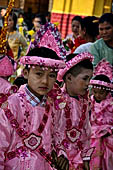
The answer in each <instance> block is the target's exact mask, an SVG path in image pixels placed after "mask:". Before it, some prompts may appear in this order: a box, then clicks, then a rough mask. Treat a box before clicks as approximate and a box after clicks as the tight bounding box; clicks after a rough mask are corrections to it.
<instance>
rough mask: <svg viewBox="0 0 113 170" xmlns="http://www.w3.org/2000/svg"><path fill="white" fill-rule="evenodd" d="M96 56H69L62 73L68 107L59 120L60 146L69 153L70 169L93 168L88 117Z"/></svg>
mask: <svg viewBox="0 0 113 170" xmlns="http://www.w3.org/2000/svg"><path fill="white" fill-rule="evenodd" d="M92 59H93V56H92V55H91V54H89V53H81V54H78V55H75V54H71V55H68V56H67V62H66V67H65V68H64V69H62V70H60V71H59V73H58V80H59V81H62V80H64V82H65V84H64V87H63V88H62V92H63V94H64V95H65V98H66V100H67V101H68V106H67V105H66V107H65V109H64V110H63V111H62V114H61V115H60V116H59V119H58V127H57V129H58V130H59V134H58V138H57V140H58V145H59V148H60V147H61V148H62V150H64V151H65V152H66V154H67V158H68V160H69V162H70V170H78V169H89V166H88V162H89V160H90V155H91V153H92V148H90V144H89V139H90V134H91V128H90V123H89V114H88V100H87V94H86V93H87V88H88V83H89V80H90V78H91V76H92V72H93V66H92V63H91V61H92Z"/></svg>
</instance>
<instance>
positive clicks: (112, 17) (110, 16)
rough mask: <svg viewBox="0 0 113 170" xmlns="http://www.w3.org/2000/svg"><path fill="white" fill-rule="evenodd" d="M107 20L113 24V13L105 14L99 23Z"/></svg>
mask: <svg viewBox="0 0 113 170" xmlns="http://www.w3.org/2000/svg"><path fill="white" fill-rule="evenodd" d="M105 21H106V22H108V23H110V24H111V25H113V14H112V13H105V14H103V15H102V16H101V17H100V19H99V24H100V23H104V22H105Z"/></svg>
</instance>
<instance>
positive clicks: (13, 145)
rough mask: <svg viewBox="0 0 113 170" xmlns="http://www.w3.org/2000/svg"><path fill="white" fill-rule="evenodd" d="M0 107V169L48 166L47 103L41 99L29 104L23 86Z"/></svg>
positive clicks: (49, 129)
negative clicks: (36, 102)
mask: <svg viewBox="0 0 113 170" xmlns="http://www.w3.org/2000/svg"><path fill="white" fill-rule="evenodd" d="M43 104H44V103H43ZM1 107H2V108H1V109H0V170H4V169H5V170H11V169H13V170H26V169H30V170H31V169H32V170H36V169H41V170H50V169H51V166H50V163H51V157H50V153H51V150H52V143H53V142H52V140H53V137H52V133H53V124H54V123H53V124H52V120H53V119H54V114H53V112H52V107H51V105H50V104H49V103H48V102H47V103H46V102H45V105H43V106H42V105H41V103H39V104H38V105H37V106H32V105H31V103H30V102H29V101H28V99H27V94H26V90H25V87H24V86H23V87H22V88H20V89H19V91H18V92H17V93H16V94H13V95H11V96H9V98H8V103H7V102H5V103H4V104H2V106H1ZM3 109H4V110H3ZM54 112H55V109H54Z"/></svg>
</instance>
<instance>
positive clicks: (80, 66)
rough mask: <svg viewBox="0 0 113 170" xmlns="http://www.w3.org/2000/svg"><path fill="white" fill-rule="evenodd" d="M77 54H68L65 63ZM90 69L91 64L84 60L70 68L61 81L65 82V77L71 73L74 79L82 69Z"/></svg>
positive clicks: (91, 68)
mask: <svg viewBox="0 0 113 170" xmlns="http://www.w3.org/2000/svg"><path fill="white" fill-rule="evenodd" d="M76 55H77V54H69V55H68V56H67V59H66V61H69V60H71V59H72V58H73V57H75V56H76ZM83 68H85V69H90V70H93V64H92V62H91V61H90V60H89V59H85V60H83V61H81V62H79V63H78V64H76V65H75V66H73V67H72V68H70V69H69V70H68V71H67V73H66V74H65V75H64V77H63V80H64V81H65V78H66V75H67V74H69V73H71V74H72V75H73V76H74V77H76V76H77V75H78V74H80V73H81V71H82V69H83Z"/></svg>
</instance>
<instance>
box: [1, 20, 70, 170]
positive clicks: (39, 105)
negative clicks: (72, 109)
mask: <svg viewBox="0 0 113 170" xmlns="http://www.w3.org/2000/svg"><path fill="white" fill-rule="evenodd" d="M37 43H38V44H37ZM57 43H58V44H59V45H57ZM37 46H38V47H37ZM43 46H44V47H43ZM50 48H51V49H50ZM52 49H53V50H54V51H53V50H52ZM55 52H56V53H55ZM59 56H60V58H59ZM63 56H65V50H64V49H63V46H62V42H61V39H60V35H59V32H58V30H57V28H56V27H54V25H53V24H51V23H47V24H46V25H45V26H42V29H41V30H40V31H39V32H38V33H37V35H36V39H35V41H34V42H32V43H31V44H30V48H29V52H28V53H27V56H23V57H22V58H21V60H20V62H21V64H23V65H25V69H24V70H23V74H24V77H25V78H26V79H27V80H28V84H26V85H23V86H22V87H20V89H19V90H18V92H17V93H16V94H13V95H11V96H10V97H9V98H8V101H6V102H5V103H4V104H2V105H1V108H2V109H1V110H0V136H1V137H0V170H4V169H5V170H9V169H10V170H11V169H13V170H28V169H29V170H37V169H39V170H50V169H52V167H51V166H50V164H52V158H51V151H52V148H53V146H54V133H53V131H54V128H53V127H54V113H55V111H56V112H58V111H60V110H62V108H63V107H61V106H62V101H61V100H60V101H58V100H56V102H57V104H56V107H57V110H56V108H54V107H53V106H52V105H54V103H51V101H52V100H51V96H52V94H51V89H52V88H53V86H54V88H56V87H57V86H56V85H54V84H55V81H56V76H57V72H58V69H62V68H64V67H65V63H64V61H63V60H62V59H61V58H63ZM48 93H49V94H48ZM56 94H57V90H56ZM49 95H51V96H50V97H49ZM53 108H54V110H53ZM52 134H53V135H52ZM54 162H55V163H56V165H55V167H56V169H63V170H68V161H67V159H65V157H64V156H63V155H61V156H59V157H58V159H57V160H55V161H54Z"/></svg>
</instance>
